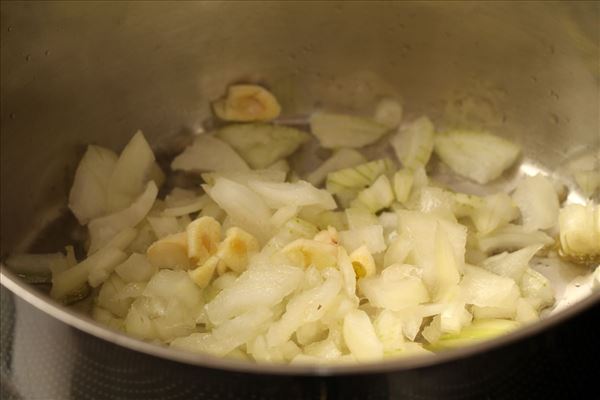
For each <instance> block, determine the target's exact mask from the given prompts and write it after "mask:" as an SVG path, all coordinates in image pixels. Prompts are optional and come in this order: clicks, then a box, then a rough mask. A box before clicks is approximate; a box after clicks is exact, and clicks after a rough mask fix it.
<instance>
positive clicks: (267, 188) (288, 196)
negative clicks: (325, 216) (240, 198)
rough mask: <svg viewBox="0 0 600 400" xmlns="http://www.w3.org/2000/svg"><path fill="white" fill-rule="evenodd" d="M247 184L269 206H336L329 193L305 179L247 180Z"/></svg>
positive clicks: (330, 208)
mask: <svg viewBox="0 0 600 400" xmlns="http://www.w3.org/2000/svg"><path fill="white" fill-rule="evenodd" d="M248 186H249V187H250V188H251V189H252V190H253V191H255V192H256V193H258V194H259V195H260V196H261V197H262V199H263V200H264V201H265V203H266V204H267V205H268V206H269V207H271V208H275V209H277V208H281V207H288V206H297V207H302V206H318V207H320V208H322V209H324V210H332V209H334V208H336V207H337V205H336V204H335V200H334V199H333V197H332V196H331V194H330V193H328V192H327V191H325V190H323V189H317V188H316V187H314V186H313V185H311V184H310V183H308V182H306V181H298V182H294V183H276V182H260V181H251V182H248Z"/></svg>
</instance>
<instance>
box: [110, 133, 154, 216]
mask: <svg viewBox="0 0 600 400" xmlns="http://www.w3.org/2000/svg"><path fill="white" fill-rule="evenodd" d="M153 167H154V153H153V152H152V148H151V147H150V145H149V144H148V142H147V141H146V138H144V134H143V133H142V132H141V131H137V133H136V134H135V135H133V137H132V138H131V140H130V141H129V143H127V146H125V148H124V149H123V151H122V152H121V155H120V156H119V159H118V160H117V162H116V164H115V166H114V168H113V171H112V174H111V176H110V180H109V181H108V188H107V194H108V209H109V210H110V211H113V212H114V211H118V210H122V209H124V208H126V207H129V206H130V204H131V203H132V202H133V201H134V200H135V199H136V197H138V196H139V195H140V194H141V193H142V192H143V191H144V187H145V186H146V183H147V182H148V181H149V180H150V175H151V171H152V169H153ZM155 186H156V184H155Z"/></svg>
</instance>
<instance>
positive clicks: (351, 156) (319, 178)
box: [306, 147, 367, 186]
mask: <svg viewBox="0 0 600 400" xmlns="http://www.w3.org/2000/svg"><path fill="white" fill-rule="evenodd" d="M365 162H367V159H366V158H365V157H364V156H363V155H362V154H360V153H359V152H358V151H356V150H354V149H349V148H345V147H342V148H341V149H338V150H336V151H335V152H334V153H333V155H332V156H331V157H329V158H328V159H327V160H325V161H324V162H323V164H321V165H320V166H319V167H318V168H317V169H315V170H314V171H312V172H311V173H310V174H308V175H307V176H306V180H307V181H309V182H310V183H312V184H313V185H315V186H317V185H320V184H321V183H323V181H325V178H327V175H328V174H329V173H330V172H334V171H339V170H341V169H345V168H351V167H354V166H356V165H360V164H363V163H365Z"/></svg>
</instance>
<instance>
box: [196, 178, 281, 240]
mask: <svg viewBox="0 0 600 400" xmlns="http://www.w3.org/2000/svg"><path fill="white" fill-rule="evenodd" d="M207 193H208V195H209V196H210V197H211V198H212V199H213V200H214V201H215V202H216V203H217V204H218V205H219V207H221V208H222V209H223V210H225V212H226V213H227V214H228V215H229V217H231V218H232V220H233V221H235V225H237V226H239V227H241V228H242V229H244V230H245V231H248V232H249V233H251V234H252V235H254V236H255V237H256V238H258V240H259V242H261V243H265V242H267V240H268V239H269V237H270V236H271V231H272V227H271V226H270V224H269V223H268V221H269V220H270V218H271V210H270V209H269V207H268V206H267V204H266V203H265V202H264V200H263V199H262V198H261V197H260V196H259V195H258V194H256V193H255V192H253V191H252V190H250V189H248V188H247V187H246V186H244V185H241V184H239V183H237V182H234V181H231V180H229V179H226V178H217V179H216V180H215V183H214V185H213V186H212V187H210V188H207Z"/></svg>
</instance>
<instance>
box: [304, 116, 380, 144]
mask: <svg viewBox="0 0 600 400" xmlns="http://www.w3.org/2000/svg"><path fill="white" fill-rule="evenodd" d="M388 129H389V128H388V127H387V126H385V125H381V124H379V123H377V122H375V121H373V120H370V119H368V118H362V117H355V116H350V115H342V114H330V113H325V112H317V113H314V114H313V115H312V116H311V117H310V130H311V132H312V133H313V135H315V136H316V137H317V139H319V142H320V144H321V146H322V147H325V148H328V149H331V148H339V147H352V148H357V147H363V146H366V145H368V144H371V143H373V142H375V141H377V140H378V139H379V138H381V137H382V136H383V135H384V134H385V133H386V132H387V131H388Z"/></svg>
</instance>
